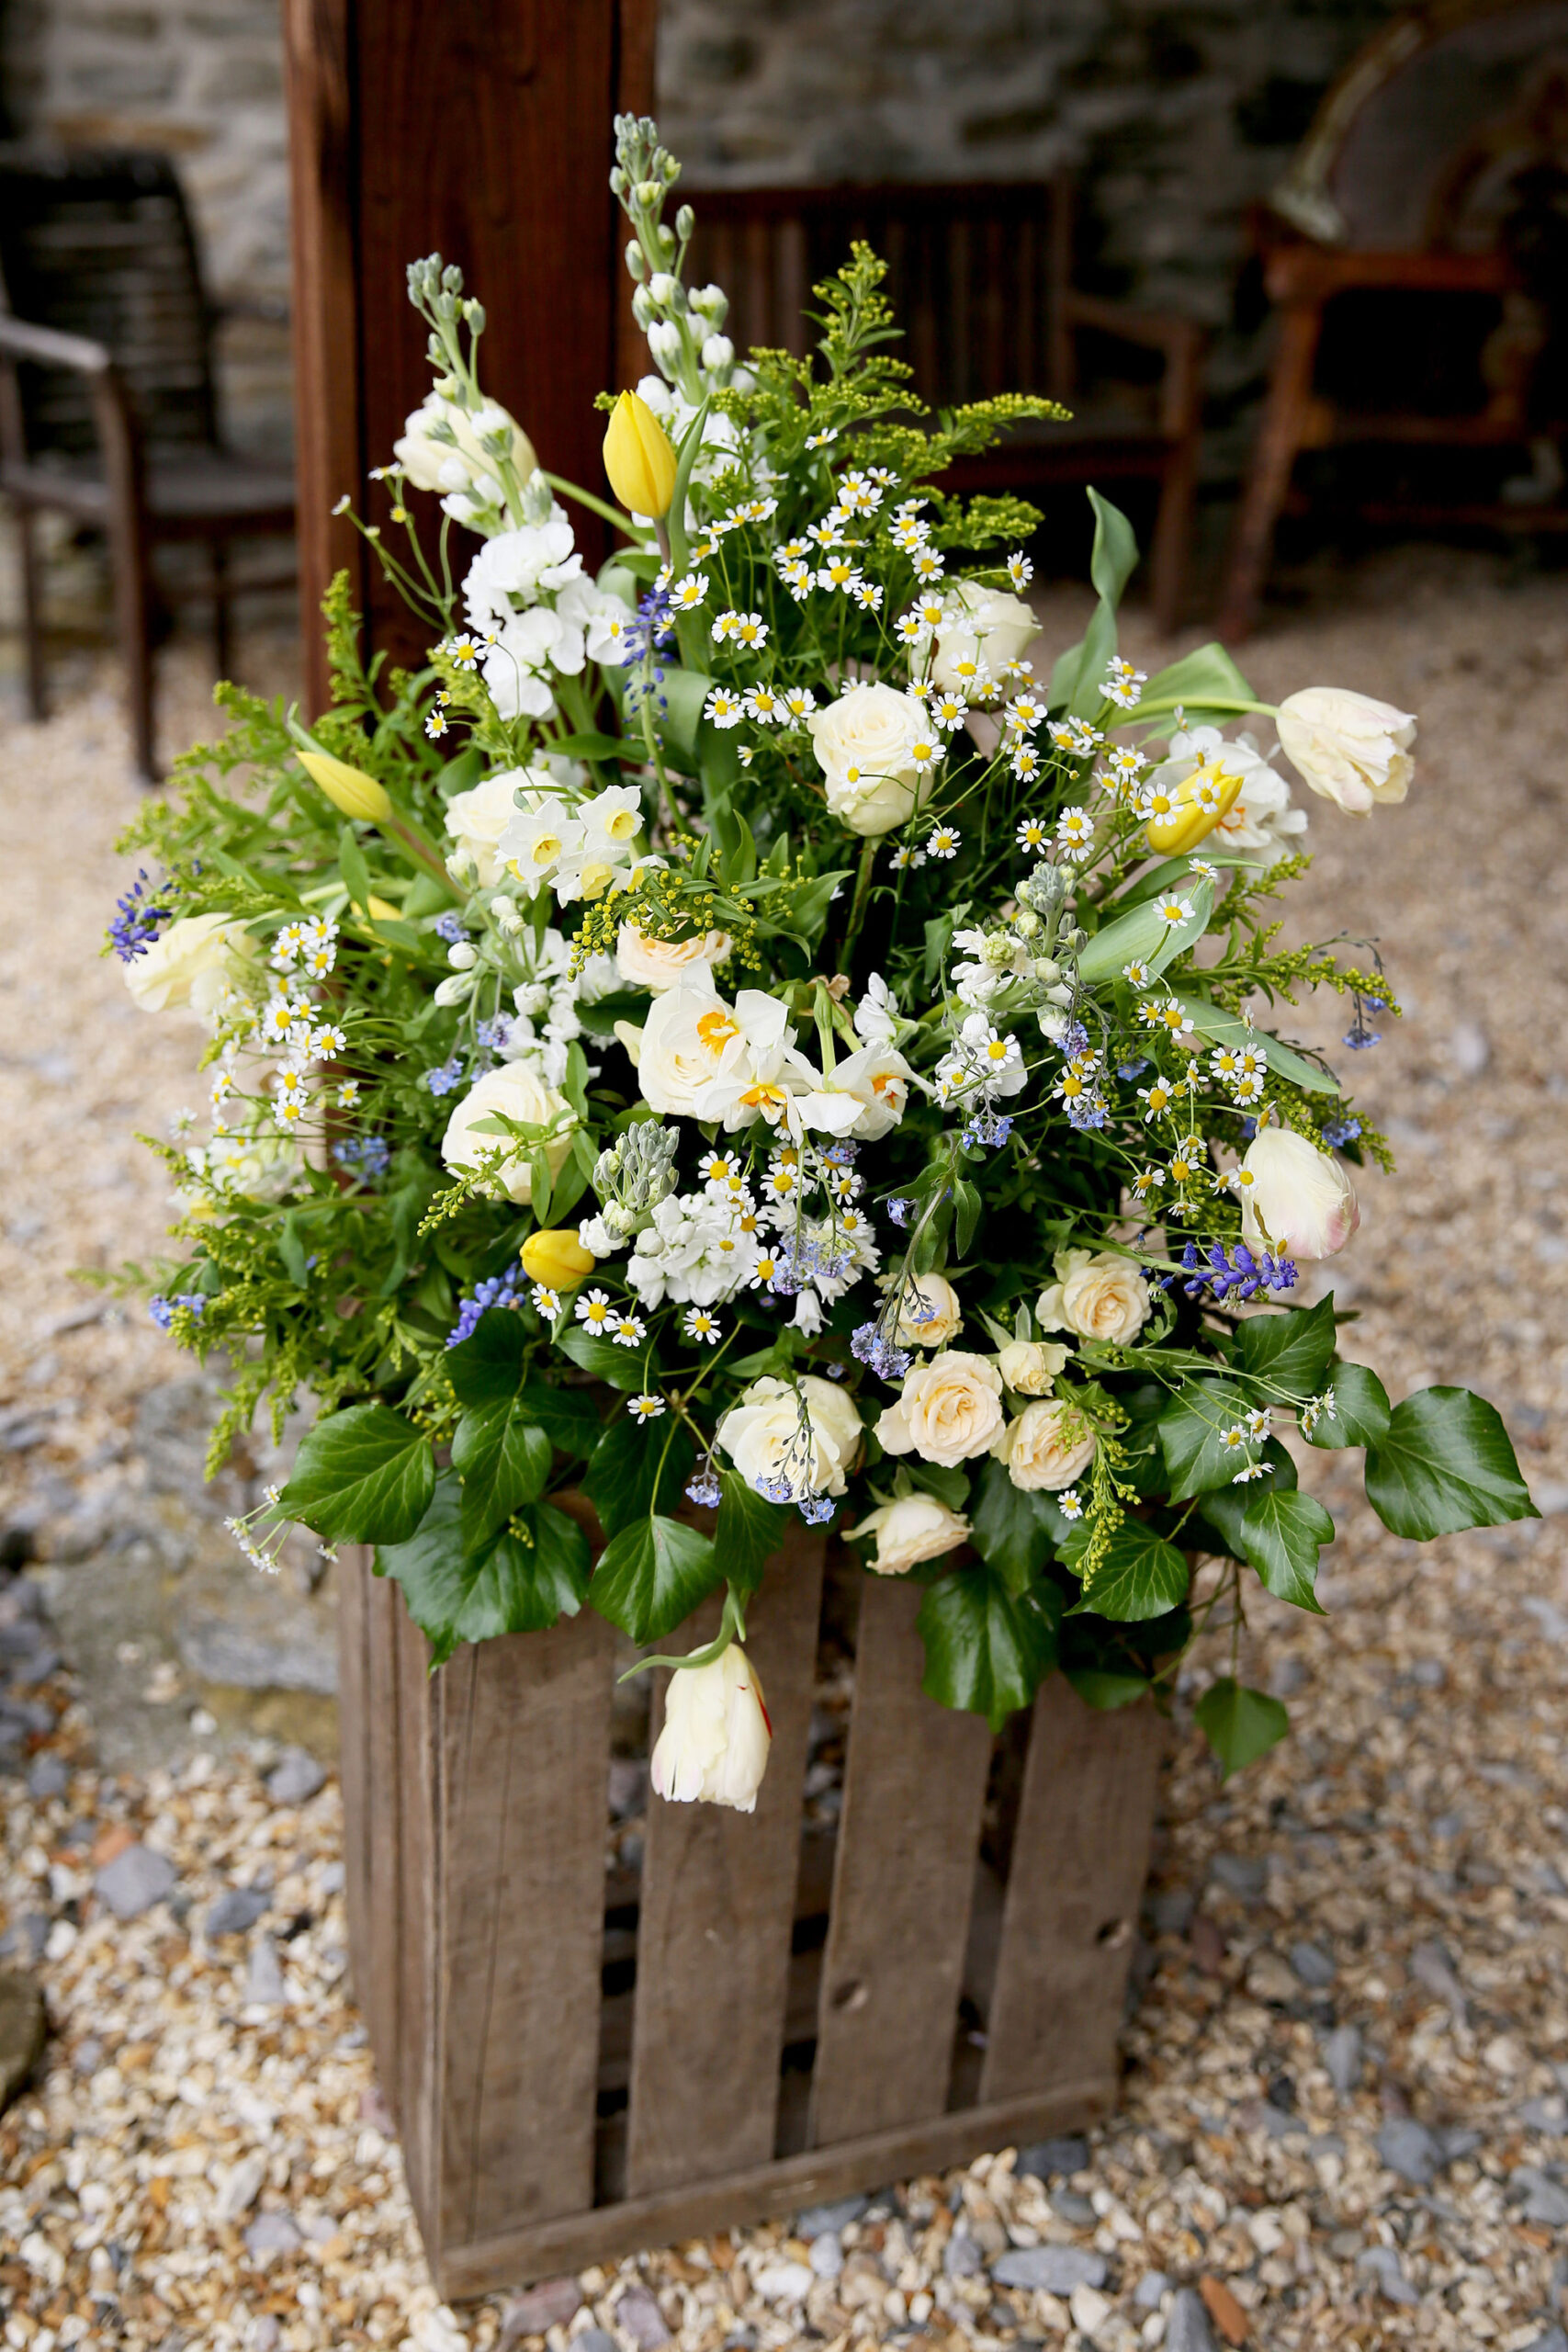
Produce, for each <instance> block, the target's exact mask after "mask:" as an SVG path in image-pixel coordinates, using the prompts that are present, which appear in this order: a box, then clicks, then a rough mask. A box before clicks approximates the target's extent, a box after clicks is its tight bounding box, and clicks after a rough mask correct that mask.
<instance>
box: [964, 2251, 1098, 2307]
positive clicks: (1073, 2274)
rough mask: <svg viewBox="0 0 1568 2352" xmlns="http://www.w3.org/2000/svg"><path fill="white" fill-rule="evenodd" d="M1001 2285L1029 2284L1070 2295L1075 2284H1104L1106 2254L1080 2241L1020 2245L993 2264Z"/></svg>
mask: <svg viewBox="0 0 1568 2352" xmlns="http://www.w3.org/2000/svg"><path fill="white" fill-rule="evenodd" d="M991 2277H992V2278H994V2279H995V2281H996V2283H997V2285H998V2287H1028V2288H1030V2289H1032V2290H1034V2291H1035V2292H1037V2293H1038V2292H1041V2291H1043V2292H1044V2293H1045V2294H1047V2295H1070V2294H1071V2293H1072V2291H1073V2289H1074V2288H1075V2287H1103V2286H1104V2284H1105V2256H1103V2255H1102V2254H1090V2253H1089V2251H1088V2250H1087V2248H1085V2247H1083V2246H1077V2245H1018V2246H1014V2247H1012V2248H1011V2249H1010V2252H1008V2253H1007V2254H999V2255H998V2256H997V2259H996V2260H995V2262H993V2263H992V2265H991Z"/></svg>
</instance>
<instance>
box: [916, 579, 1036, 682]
mask: <svg viewBox="0 0 1568 2352" xmlns="http://www.w3.org/2000/svg"><path fill="white" fill-rule="evenodd" d="M943 601H944V603H945V605H946V608H947V618H946V619H945V620H944V621H943V622H942V627H941V628H940V629H939V630H938V631H937V639H936V659H935V660H934V662H932V663H931V684H933V685H934V686H936V687H938V688H939V689H940V690H941V691H942V692H943V693H946V692H947V691H948V690H950V689H951V688H953V687H956V686H962V685H963V684H964V678H963V676H962V675H961V673H960V672H959V668H958V664H959V663H960V662H984V664H985V666H986V668H987V670H988V671H989V672H990V673H991V676H992V678H993V679H995V678H996V677H997V676H998V673H999V672H1000V670H1001V667H1002V664H1003V663H1004V662H1021V660H1022V659H1023V655H1024V651H1025V650H1026V648H1028V647H1029V646H1030V645H1032V643H1033V641H1034V639H1036V638H1037V637H1038V636H1039V634H1040V623H1039V622H1038V621H1037V620H1036V619H1035V617H1034V615H1033V613H1032V611H1031V609H1030V607H1029V606H1028V605H1026V604H1025V603H1024V602H1023V600H1022V598H1021V597H1020V596H1010V595H1009V594H1008V593H1007V591H1006V589H1005V588H982V587H980V586H979V585H978V584H977V583H976V582H975V581H973V580H960V581H959V582H956V584H955V585H954V586H953V587H952V588H950V589H949V591H948V593H947V595H946V597H945V599H944V600H943Z"/></svg>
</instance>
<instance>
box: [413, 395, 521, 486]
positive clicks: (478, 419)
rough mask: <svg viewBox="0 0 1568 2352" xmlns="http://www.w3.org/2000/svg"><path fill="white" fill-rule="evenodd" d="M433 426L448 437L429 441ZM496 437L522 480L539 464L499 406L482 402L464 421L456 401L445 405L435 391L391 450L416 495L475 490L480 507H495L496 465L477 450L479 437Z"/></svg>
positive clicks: (514, 423)
mask: <svg viewBox="0 0 1568 2352" xmlns="http://www.w3.org/2000/svg"><path fill="white" fill-rule="evenodd" d="M434 426H440V427H444V428H445V430H446V433H447V434H449V435H451V438H450V439H447V438H445V437H443V438H442V439H441V440H439V441H438V440H435V439H433V437H432V428H433V427H434ZM501 433H504V434H505V435H507V436H508V438H509V440H510V444H511V447H510V448H509V450H508V452H507V454H508V456H509V457H510V458H511V461H512V464H513V467H514V469H516V472H517V473H518V475H519V476H520V477H521V478H522V479H523V480H524V481H526V480H527V478H528V476H529V475H530V474H531V473H532V472H533V471H534V469H535V468H536V466H537V464H538V459H537V458H536V457H535V455H534V445H533V443H532V442H531V441H530V440H529V438H528V435H526V434H525V432H524V430H523V427H522V426H521V425H520V424H518V423H517V421H516V419H515V418H514V417H513V416H511V415H509V414H508V413H507V411H506V410H505V409H503V408H502V406H501V403H500V402H499V401H485V403H484V405H483V407H482V408H479V409H477V410H476V411H475V413H474V414H473V415H472V416H469V415H468V413H467V412H466V411H465V410H464V409H462V408H461V407H460V406H459V405H458V403H457V401H453V400H446V399H444V398H443V397H442V395H441V394H440V393H439V392H436V391H429V392H426V394H425V396H424V399H423V401H421V403H420V405H419V407H418V408H416V409H415V410H414V412H413V414H412V416H411V417H409V418H408V419H407V421H406V423H405V424H404V426H403V433H402V437H401V439H400V440H398V441H394V442H393V444H392V449H393V453H394V455H395V456H396V458H397V460H398V463H399V465H400V466H401V468H402V469H403V471H404V473H405V474H406V475H407V476H408V478H409V480H410V481H412V484H413V486H414V488H415V489H416V490H444V491H446V492H456V493H461V492H468V491H473V490H478V491H479V494H480V499H481V502H482V503H484V504H487V505H494V504H496V503H499V500H500V496H501V485H500V483H499V482H498V481H496V479H495V474H494V468H495V466H496V465H497V463H498V462H499V460H498V459H497V458H494V457H492V456H491V453H490V451H489V450H488V449H483V448H481V447H479V435H481V434H485V435H496V434H501Z"/></svg>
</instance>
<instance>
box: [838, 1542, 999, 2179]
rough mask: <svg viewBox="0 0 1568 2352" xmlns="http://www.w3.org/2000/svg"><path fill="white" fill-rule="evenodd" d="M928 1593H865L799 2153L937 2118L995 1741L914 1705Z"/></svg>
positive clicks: (874, 1582)
mask: <svg viewBox="0 0 1568 2352" xmlns="http://www.w3.org/2000/svg"><path fill="white" fill-rule="evenodd" d="M924 1597H925V1592H924V1588H923V1586H920V1585H916V1584H911V1583H910V1582H908V1580H907V1579H906V1578H903V1577H867V1578H866V1580H865V1584H864V1587H863V1592H862V1598H861V1610H860V1631H859V1634H858V1635H857V1637H856V1641H855V1692H854V1711H853V1713H852V1716H851V1719H850V1745H849V1757H848V1763H847V1768H846V1771H845V1779H844V1809H843V1815H842V1818H841V1822H840V1830H839V1852H838V1862H837V1867H836V1870H835V1873H834V1880H833V1901H832V1909H831V1913H830V1915H829V1929H828V1951H827V1959H826V1962H825V1965H824V1968H823V1974H822V2009H821V2016H820V2020H819V2023H818V2041H817V2063H816V2067H815V2069H814V2073H813V2080H812V2107H811V2142H812V2144H813V2146H816V2147H830V2146H832V2145H833V2143H835V2142H836V2141H840V2140H849V2139H852V2138H856V2137H860V2136H862V2135H863V2134H864V2133H866V2132H868V2131H891V2130H892V2129H893V2128H894V2127H895V2126H896V2125H898V2124H902V2123H916V2122H920V2121H923V2120H924V2119H925V2118H927V2117H928V2116H932V2115H940V2114H941V2113H942V2109H943V2108H944V2107H945V2106H946V2103H947V2084H948V2074H949V2068H950V2064H951V2059H952V2051H953V2026H954V2023H955V2020H956V2018H957V2012H958V1991H959V1983H960V1979H961V1977H962V1974H963V1970H964V1945H965V1943H966V1941H967V1939H968V1933H969V1905H970V1896H971V1893H972V1890H973V1887H974V1881H975V1859H976V1851H977V1849H978V1847H979V1841H980V1815H981V1811H982V1808H983V1806H984V1804H985V1801H986V1775H987V1768H988V1767H989V1764H990V1760H991V1735H990V1732H989V1730H988V1729H987V1725H986V1724H985V1722H984V1720H983V1719H982V1718H981V1717H980V1716H978V1715H964V1714H958V1713H954V1712H953V1709H952V1708H950V1707H939V1706H938V1705H937V1704H936V1702H935V1701H934V1700H931V1699H928V1698H927V1697H926V1695H925V1693H924V1692H923V1691H922V1690H921V1689H920V1676H921V1673H922V1672H923V1670H924V1664H925V1659H924V1650H923V1645H922V1644H921V1641H920V1637H919V1634H917V1633H916V1631H915V1618H916V1616H917V1614H918V1612H919V1606H920V1602H921V1600H923V1599H924Z"/></svg>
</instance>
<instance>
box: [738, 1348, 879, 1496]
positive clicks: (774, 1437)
mask: <svg viewBox="0 0 1568 2352" xmlns="http://www.w3.org/2000/svg"><path fill="white" fill-rule="evenodd" d="M796 1386H798V1388H799V1390H800V1397H799V1399H797V1398H796V1396H795V1387H796ZM802 1402H804V1406H805V1413H804V1417H803V1415H802V1411H801V1405H802ZM714 1443H715V1444H716V1446H718V1447H719V1448H720V1449H721V1451H722V1452H724V1453H728V1456H729V1459H730V1460H731V1462H733V1463H734V1464H735V1467H736V1468H737V1470H738V1471H739V1473H740V1476H742V1477H743V1478H744V1479H745V1480H746V1482H747V1484H748V1486H751V1487H757V1488H758V1489H759V1490H761V1488H763V1487H769V1486H771V1485H773V1483H774V1482H775V1481H777V1480H778V1479H780V1478H786V1479H788V1481H789V1482H790V1487H791V1491H792V1495H793V1498H794V1499H795V1500H796V1501H798V1500H800V1499H802V1498H804V1497H805V1496H807V1495H841V1494H842V1493H843V1491H844V1480H845V1476H846V1473H847V1472H848V1471H849V1470H850V1468H851V1467H852V1464H853V1463H854V1458H855V1456H856V1454H857V1453H859V1452H860V1445H861V1419H860V1414H859V1412H858V1411H857V1409H856V1407H855V1401H854V1399H853V1397H847V1396H846V1395H845V1394H844V1391H843V1390H842V1389H841V1388H840V1387H839V1386H838V1385H836V1384H835V1383H834V1382H833V1381H831V1380H818V1378H817V1377H816V1375H815V1374H811V1373H807V1374H805V1376H804V1377H803V1378H802V1379H801V1380H800V1381H799V1382H798V1383H796V1384H792V1383H790V1382H789V1381H786V1380H775V1379H773V1377H772V1375H771V1374H770V1375H768V1376H767V1377H765V1378H763V1379H761V1380H754V1381H753V1382H752V1383H751V1385H750V1388H748V1389H747V1390H745V1392H744V1393H743V1395H742V1396H741V1398H740V1401H739V1404H738V1405H732V1406H731V1407H730V1408H729V1410H728V1413H726V1415H725V1417H724V1419H723V1420H722V1421H720V1423H719V1425H718V1427H717V1429H716V1430H715V1432H714Z"/></svg>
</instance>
